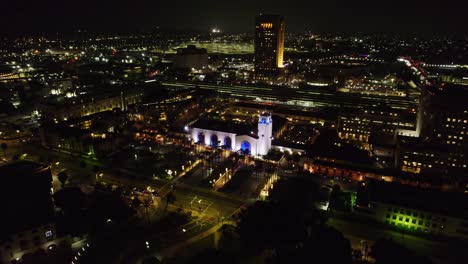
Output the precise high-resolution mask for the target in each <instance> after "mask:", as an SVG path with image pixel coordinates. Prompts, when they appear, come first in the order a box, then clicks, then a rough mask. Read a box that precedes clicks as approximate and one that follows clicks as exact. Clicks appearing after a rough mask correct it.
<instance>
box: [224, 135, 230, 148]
mask: <svg viewBox="0 0 468 264" xmlns="http://www.w3.org/2000/svg"><path fill="white" fill-rule="evenodd" d="M224 148H225V149H232V140H231V138H230V137H225V138H224Z"/></svg>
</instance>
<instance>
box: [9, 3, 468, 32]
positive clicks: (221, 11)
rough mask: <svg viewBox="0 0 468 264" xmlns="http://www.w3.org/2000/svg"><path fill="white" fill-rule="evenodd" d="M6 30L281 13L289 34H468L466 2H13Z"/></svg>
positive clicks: (221, 20)
mask: <svg viewBox="0 0 468 264" xmlns="http://www.w3.org/2000/svg"><path fill="white" fill-rule="evenodd" d="M2 2H4V3H3V4H2V5H1V8H0V9H1V10H2V11H1V15H0V23H1V25H2V27H1V29H0V34H1V33H25V34H27V33H43V32H44V33H51V32H55V31H62V32H63V31H65V32H66V31H73V30H76V29H86V30H89V31H137V30H148V29H151V28H153V27H156V26H160V27H161V28H164V29H168V30H173V29H182V30H199V31H207V30H209V29H210V28H211V27H213V26H218V27H220V28H221V29H222V30H223V31H225V32H251V31H252V30H253V26H252V25H253V21H254V16H255V15H256V14H258V13H260V12H264V13H277V14H282V15H284V16H285V18H286V23H287V24H286V28H287V30H288V31H300V30H305V29H310V30H312V31H315V32H377V33H383V32H426V33H427V32H441V33H466V32H468V26H467V25H468V15H466V9H465V8H464V7H463V6H462V5H463V4H462V3H463V1H462V0H458V1H456V0H445V1H437V3H432V2H434V0H432V1H428V0H426V1H422V0H406V1H403V0H393V1H378V0H375V1H369V0H353V1H339V0H323V1H316V0H285V1H278V0H270V1H265V0H235V1H227V0H224V1H222V0H193V1H186V0H179V1H177V0H170V1H167V0H166V1H159V0H81V1H79V0H75V1H73V0H62V1H58V0H45V1H40V0H36V1H32V0H25V1H16V0H15V1H6V0H2Z"/></svg>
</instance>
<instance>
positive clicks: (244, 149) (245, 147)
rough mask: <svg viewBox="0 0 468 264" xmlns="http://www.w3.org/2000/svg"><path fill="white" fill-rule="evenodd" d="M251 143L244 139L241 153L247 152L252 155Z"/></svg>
mask: <svg viewBox="0 0 468 264" xmlns="http://www.w3.org/2000/svg"><path fill="white" fill-rule="evenodd" d="M250 150H251V148H250V143H249V142H248V141H242V144H241V153H242V154H247V155H250Z"/></svg>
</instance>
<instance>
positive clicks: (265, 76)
mask: <svg viewBox="0 0 468 264" xmlns="http://www.w3.org/2000/svg"><path fill="white" fill-rule="evenodd" d="M284 31H285V26H284V19H283V17H281V16H279V15H259V16H257V18H256V21H255V76H254V78H255V79H256V80H260V81H268V80H272V79H274V78H275V77H277V76H278V74H279V73H280V70H281V69H282V68H283V53H284Z"/></svg>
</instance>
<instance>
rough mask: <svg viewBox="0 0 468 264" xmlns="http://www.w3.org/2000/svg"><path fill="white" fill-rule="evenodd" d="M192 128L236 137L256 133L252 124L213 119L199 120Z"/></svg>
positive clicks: (255, 128)
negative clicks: (231, 134)
mask: <svg viewBox="0 0 468 264" xmlns="http://www.w3.org/2000/svg"><path fill="white" fill-rule="evenodd" d="M192 127H193V128H201V129H207V130H214V131H221V132H227V133H233V134H237V135H251V134H252V133H251V132H253V133H254V134H256V133H257V127H256V126H255V125H254V124H252V123H236V122H232V121H221V120H213V119H199V120H198V121H197V122H195V123H194V124H193V125H192Z"/></svg>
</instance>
